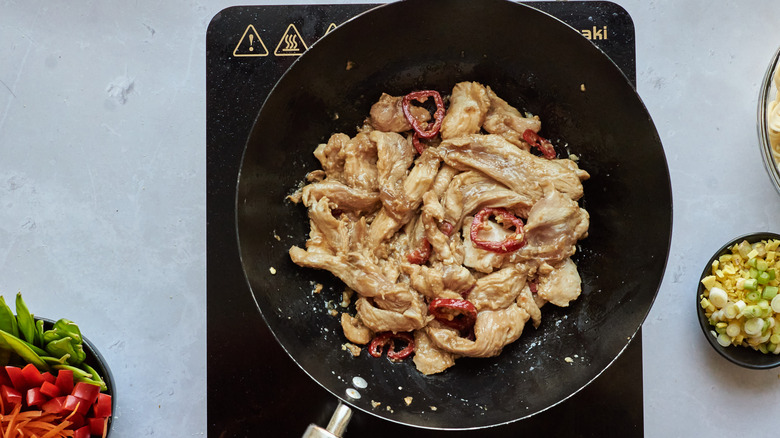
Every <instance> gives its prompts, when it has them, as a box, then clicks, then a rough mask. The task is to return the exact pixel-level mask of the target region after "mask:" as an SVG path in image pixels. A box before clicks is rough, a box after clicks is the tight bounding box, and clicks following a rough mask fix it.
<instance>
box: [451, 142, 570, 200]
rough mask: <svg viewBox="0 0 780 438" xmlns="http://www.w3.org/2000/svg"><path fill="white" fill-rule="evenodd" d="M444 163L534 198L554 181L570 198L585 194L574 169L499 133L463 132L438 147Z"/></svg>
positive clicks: (540, 195) (538, 197)
mask: <svg viewBox="0 0 780 438" xmlns="http://www.w3.org/2000/svg"><path fill="white" fill-rule="evenodd" d="M438 149H439V153H440V154H441V157H442V159H443V160H444V162H445V163H447V164H449V165H450V166H452V167H454V168H456V169H459V170H479V171H480V172H482V173H484V174H485V175H488V176H489V177H491V178H493V179H495V180H496V181H498V182H500V183H502V184H504V185H505V186H507V187H509V188H510V189H512V190H514V191H515V192H517V193H519V194H522V195H525V196H528V197H529V198H530V199H532V200H533V201H536V200H538V199H540V198H541V197H542V195H543V192H542V189H541V185H543V184H546V183H552V184H553V185H554V186H555V188H556V189H557V190H558V191H559V192H561V193H565V194H566V195H568V196H569V197H570V198H571V199H575V200H576V199H579V198H580V197H582V193H583V191H582V183H581V182H580V178H579V176H578V175H577V174H576V173H575V172H574V171H572V170H571V169H569V168H567V167H564V166H561V165H558V164H556V163H554V162H552V161H550V160H548V159H545V158H542V157H537V156H536V155H533V154H531V153H529V152H526V151H524V150H522V149H519V148H517V147H515V146H514V145H513V144H512V143H509V142H508V141H506V140H505V139H504V138H503V137H501V136H498V135H464V136H462V137H458V138H454V139H451V140H446V141H443V142H442V143H441V145H439V147H438Z"/></svg>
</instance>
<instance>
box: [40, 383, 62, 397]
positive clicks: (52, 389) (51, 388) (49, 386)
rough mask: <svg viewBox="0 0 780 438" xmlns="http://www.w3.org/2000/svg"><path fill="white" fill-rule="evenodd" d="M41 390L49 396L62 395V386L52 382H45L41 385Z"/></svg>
mask: <svg viewBox="0 0 780 438" xmlns="http://www.w3.org/2000/svg"><path fill="white" fill-rule="evenodd" d="M41 392H42V393H43V394H44V395H46V396H47V397H49V398H54V397H59V396H61V395H62V391H60V387H59V386H57V385H55V384H53V383H51V382H43V384H42V385H41Z"/></svg>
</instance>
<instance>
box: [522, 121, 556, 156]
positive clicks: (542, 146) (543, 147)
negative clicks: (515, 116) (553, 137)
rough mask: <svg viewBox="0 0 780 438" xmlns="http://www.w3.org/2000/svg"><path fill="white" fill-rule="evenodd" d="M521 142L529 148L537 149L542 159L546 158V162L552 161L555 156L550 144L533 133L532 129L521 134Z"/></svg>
mask: <svg viewBox="0 0 780 438" xmlns="http://www.w3.org/2000/svg"><path fill="white" fill-rule="evenodd" d="M523 140H524V141H525V142H526V143H528V144H530V145H531V146H533V147H535V148H537V149H539V150H540V151H541V152H542V155H544V158H547V159H548V160H552V159H553V158H555V157H556V156H557V154H556V153H555V148H554V147H553V145H552V143H550V141H549V140H547V139H546V138H544V137H542V136H540V135H539V134H537V133H536V132H534V131H533V130H532V129H526V130H525V131H524V132H523Z"/></svg>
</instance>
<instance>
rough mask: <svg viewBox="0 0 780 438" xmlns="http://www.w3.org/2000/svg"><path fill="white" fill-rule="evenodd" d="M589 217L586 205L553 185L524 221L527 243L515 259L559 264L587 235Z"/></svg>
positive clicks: (513, 257)
mask: <svg viewBox="0 0 780 438" xmlns="http://www.w3.org/2000/svg"><path fill="white" fill-rule="evenodd" d="M589 224H590V217H589V215H588V212H587V211H586V210H585V209H582V208H580V207H579V205H578V204H577V202H575V201H573V200H571V199H570V198H569V197H568V196H565V195H563V194H561V193H560V192H558V191H557V190H555V189H554V188H552V186H551V185H547V186H545V196H544V198H542V199H540V200H539V202H537V203H536V204H534V206H533V208H532V209H531V212H530V213H529V215H528V221H527V222H526V225H525V240H526V244H525V246H523V247H522V248H520V249H519V250H518V251H517V252H515V253H514V254H513V255H512V260H513V261H525V260H538V261H539V262H547V263H549V264H550V265H556V264H558V263H560V262H561V261H563V260H564V259H566V258H567V257H569V256H571V255H572V254H574V251H575V245H576V243H577V241H578V240H580V239H583V238H585V237H586V236H587V232H588V226H589Z"/></svg>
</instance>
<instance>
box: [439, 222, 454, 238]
mask: <svg viewBox="0 0 780 438" xmlns="http://www.w3.org/2000/svg"><path fill="white" fill-rule="evenodd" d="M439 231H441V232H442V233H444V235H446V236H447V237H449V236H451V235H452V232H453V231H455V225H452V224H451V223H449V222H447V221H442V222H439Z"/></svg>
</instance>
